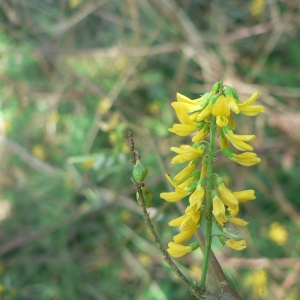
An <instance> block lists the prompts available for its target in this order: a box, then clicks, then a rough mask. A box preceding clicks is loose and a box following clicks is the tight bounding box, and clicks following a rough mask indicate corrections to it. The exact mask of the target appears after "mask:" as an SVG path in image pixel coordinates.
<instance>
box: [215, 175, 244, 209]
mask: <svg viewBox="0 0 300 300" xmlns="http://www.w3.org/2000/svg"><path fill="white" fill-rule="evenodd" d="M217 188H218V192H219V193H220V196H221V200H222V201H223V203H224V204H225V205H226V206H228V207H229V208H231V209H232V210H234V211H236V210H237V211H238V205H239V202H238V200H237V199H236V198H235V196H234V195H233V193H232V192H231V191H230V190H229V189H228V188H227V187H226V186H225V184H224V182H223V179H222V178H221V177H220V176H218V177H217Z"/></svg>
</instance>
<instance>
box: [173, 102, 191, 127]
mask: <svg viewBox="0 0 300 300" xmlns="http://www.w3.org/2000/svg"><path fill="white" fill-rule="evenodd" d="M175 103H176V102H175ZM171 105H172V104H171ZM175 113H176V115H177V118H178V120H179V121H180V123H181V124H185V125H193V124H194V122H193V121H192V120H191V118H190V117H189V116H188V114H187V113H186V112H185V111H184V109H182V108H180V107H177V108H176V109H175Z"/></svg>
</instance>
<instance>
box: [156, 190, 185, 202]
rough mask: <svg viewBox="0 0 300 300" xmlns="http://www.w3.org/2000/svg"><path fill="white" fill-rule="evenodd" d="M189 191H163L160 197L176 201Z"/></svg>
mask: <svg viewBox="0 0 300 300" xmlns="http://www.w3.org/2000/svg"><path fill="white" fill-rule="evenodd" d="M189 193H190V192H189V191H184V190H177V191H175V192H168V193H161V194H160V198H162V199H165V200H166V201H168V202H176V201H179V200H181V199H182V198H184V197H186V196H187V195H188V194H189Z"/></svg>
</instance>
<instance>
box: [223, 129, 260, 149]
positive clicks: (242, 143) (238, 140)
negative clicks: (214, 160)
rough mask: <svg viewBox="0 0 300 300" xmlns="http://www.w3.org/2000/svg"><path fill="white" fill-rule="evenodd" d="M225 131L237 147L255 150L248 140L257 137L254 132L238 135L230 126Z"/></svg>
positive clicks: (250, 140)
mask: <svg viewBox="0 0 300 300" xmlns="http://www.w3.org/2000/svg"><path fill="white" fill-rule="evenodd" d="M223 132H224V134H225V136H226V137H227V139H228V140H229V141H230V143H231V144H232V145H233V146H234V147H235V148H236V149H238V150H241V151H247V150H253V147H252V146H251V145H249V144H247V143H246V142H252V141H253V140H254V139H255V138H256V136H255V135H254V134H243V135H238V134H234V133H233V132H232V130H230V129H228V128H224V130H223Z"/></svg>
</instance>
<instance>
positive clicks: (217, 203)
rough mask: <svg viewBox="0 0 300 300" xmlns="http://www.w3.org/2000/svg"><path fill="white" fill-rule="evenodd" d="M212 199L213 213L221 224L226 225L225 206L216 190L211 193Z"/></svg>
mask: <svg viewBox="0 0 300 300" xmlns="http://www.w3.org/2000/svg"><path fill="white" fill-rule="evenodd" d="M211 196H212V200H213V215H214V216H215V218H216V220H217V221H218V223H219V224H220V225H221V226H224V224H223V223H224V222H227V219H226V216H225V206H224V204H223V202H222V200H221V199H220V198H219V197H218V196H217V194H216V192H215V191H212V193H211Z"/></svg>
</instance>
